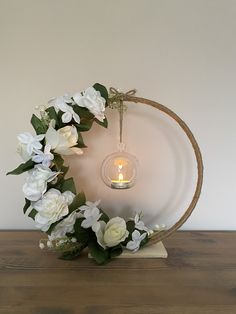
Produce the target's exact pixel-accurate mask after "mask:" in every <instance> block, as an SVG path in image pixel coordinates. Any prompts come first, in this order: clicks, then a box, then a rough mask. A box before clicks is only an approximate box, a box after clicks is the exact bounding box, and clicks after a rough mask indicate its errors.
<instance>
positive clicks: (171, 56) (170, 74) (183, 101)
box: [0, 0, 236, 230]
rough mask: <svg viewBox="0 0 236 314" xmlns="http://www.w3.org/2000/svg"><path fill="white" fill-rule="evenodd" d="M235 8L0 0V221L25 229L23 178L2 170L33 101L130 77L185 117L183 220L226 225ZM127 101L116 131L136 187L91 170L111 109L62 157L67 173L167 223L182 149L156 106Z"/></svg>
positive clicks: (104, 149) (173, 210) (225, 4)
mask: <svg viewBox="0 0 236 314" xmlns="http://www.w3.org/2000/svg"><path fill="white" fill-rule="evenodd" d="M235 16H236V1H234V0H226V1H224V0H221V1H220V0H194V1H193V0H176V1H175V0H172V1H171V0H162V1H161V0H148V1H144V0H142V1H141V0H120V1H114V0H112V1H108V0H107V1H105V0H98V1H91V0H90V1H88V0H86V1H85V0H84V1H82V0H50V1H49V0H47V1H46V0H41V1H32V0H19V1H18V0H14V1H13V0H5V1H4V0H0V45H1V49H0V56H1V57H0V88H1V102H0V108H1V110H0V119H1V123H0V130H1V131H0V143H1V155H0V164H1V167H0V168H1V170H0V185H1V189H0V199H1V209H0V211H1V219H0V229H14V228H18V229H21V228H22V229H25V228H29V229H31V228H33V222H32V221H31V220H30V219H29V218H27V217H25V216H24V215H23V214H22V209H21V208H22V206H23V203H24V201H23V195H22V192H21V185H22V184H23V181H24V176H19V177H12V176H9V177H6V176H5V173H6V172H7V171H8V170H10V169H12V168H15V167H16V166H17V165H18V164H19V162H20V158H19V156H17V155H16V154H15V151H16V145H17V141H16V135H17V134H18V133H21V132H22V131H26V130H31V127H30V123H29V120H30V116H31V114H32V113H33V111H34V107H35V106H36V105H41V104H45V103H46V102H47V100H48V99H49V98H51V97H53V96H56V95H61V94H63V93H64V92H67V91H68V92H72V93H73V92H75V91H78V90H81V89H83V88H86V87H87V86H89V85H91V84H93V83H95V82H101V83H103V84H104V85H106V86H108V87H109V86H115V87H118V88H121V89H123V90H128V89H131V88H134V87H135V88H136V89H137V90H138V95H139V96H142V97H146V98H150V99H153V100H156V101H158V102H160V103H163V104H165V105H167V106H168V107H170V108H171V109H172V110H174V111H175V112H176V113H177V114H178V115H180V116H181V117H182V118H183V119H184V120H185V121H186V122H187V124H188V125H189V126H190V128H191V129H192V131H193V133H194V134H195V136H196V138H197V140H198V142H199V144H200V147H201V149H202V153H203V158H204V164H205V180H204V186H203V192H202V196H201V199H200V201H199V203H198V205H197V207H196V209H195V211H194V213H193V214H192V216H191V218H190V219H189V220H188V221H187V223H185V225H184V227H183V228H184V229H227V230H228V229H236V201H235V194H236V193H235V190H236V146H235V143H236V141H235V139H236V123H235V116H236V106H235V100H236V92H235V91H236V89H235V81H236V61H235V58H236V41H235V33H236V19H235ZM129 107H130V109H129V113H128V114H127V119H126V124H125V130H126V131H125V138H126V142H127V148H128V150H129V151H130V152H132V153H134V154H135V155H136V156H137V157H138V159H139V162H140V171H139V172H140V177H139V181H138V183H137V185H136V187H135V188H134V189H133V190H129V191H111V190H109V189H108V188H106V187H105V186H104V185H103V184H102V182H101V180H100V178H99V166H100V162H101V161H102V159H103V158H104V157H105V155H106V154H108V153H111V152H112V151H114V150H115V149H116V140H117V134H118V130H117V119H116V115H115V114H114V112H108V115H109V121H110V128H109V130H107V131H106V130H102V129H101V128H96V127H95V128H94V129H93V131H92V132H91V133H89V134H87V136H86V140H87V144H88V145H89V149H88V150H87V151H86V152H85V154H84V156H83V157H81V158H80V159H79V158H78V157H77V158H74V157H73V158H71V159H70V160H69V161H68V162H69V163H70V165H71V174H72V175H73V176H74V177H75V179H76V181H77V184H78V188H81V187H82V188H83V189H84V190H85V192H86V194H87V195H88V197H89V198H90V199H91V200H92V199H94V200H95V199H97V198H101V199H102V200H103V205H104V206H105V207H107V208H109V210H108V211H110V212H111V213H113V212H116V213H117V212H118V213H119V212H122V215H124V214H125V215H128V216H129V215H130V214H132V212H133V211H134V210H140V209H142V210H143V211H144V213H146V214H147V216H148V217H149V218H147V220H148V219H149V220H150V217H154V218H155V219H156V220H157V222H162V223H166V224H167V225H171V224H172V223H173V222H174V221H173V220H174V219H177V218H178V217H179V216H180V215H181V214H182V211H183V208H184V206H186V204H187V202H188V201H189V199H190V198H191V191H192V189H193V185H194V179H195V175H194V174H195V166H194V163H193V160H192V155H191V150H190V149H189V146H188V143H187V141H186V140H185V138H184V136H183V134H182V133H181V132H180V131H179V129H178V128H177V126H176V125H175V124H174V123H173V122H172V121H170V120H169V119H167V118H166V117H164V116H163V115H162V114H161V113H160V112H158V111H155V110H153V109H150V108H146V107H145V108H144V107H142V108H137V106H134V105H132V104H131V105H130V106H129ZM141 126H142V128H143V129H142V128H141ZM143 130H145V132H144V131H143ZM95 134H96V137H95Z"/></svg>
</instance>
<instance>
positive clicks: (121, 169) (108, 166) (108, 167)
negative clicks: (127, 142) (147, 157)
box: [101, 151, 137, 189]
mask: <svg viewBox="0 0 236 314" xmlns="http://www.w3.org/2000/svg"><path fill="white" fill-rule="evenodd" d="M101 174H102V179H103V181H104V183H105V184H106V185H107V186H109V187H111V188H112V189H129V188H131V187H132V186H134V184H135V181H136V177H137V160H136V158H135V157H134V156H133V155H131V154H129V153H126V152H124V151H121V152H116V153H113V154H111V155H109V156H107V157H106V158H105V159H104V161H103V163H102V168H101Z"/></svg>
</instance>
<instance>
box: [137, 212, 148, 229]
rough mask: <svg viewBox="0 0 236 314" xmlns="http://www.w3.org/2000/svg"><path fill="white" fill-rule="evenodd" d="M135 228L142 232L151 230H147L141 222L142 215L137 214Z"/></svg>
mask: <svg viewBox="0 0 236 314" xmlns="http://www.w3.org/2000/svg"><path fill="white" fill-rule="evenodd" d="M133 220H134V223H135V228H136V229H138V230H141V231H146V232H149V231H150V230H149V228H147V227H146V226H145V224H144V222H143V221H142V220H140V215H139V214H136V215H135V217H134V219H133Z"/></svg>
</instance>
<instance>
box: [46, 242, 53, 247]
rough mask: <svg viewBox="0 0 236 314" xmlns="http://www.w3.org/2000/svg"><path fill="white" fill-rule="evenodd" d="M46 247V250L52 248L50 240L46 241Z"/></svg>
mask: <svg viewBox="0 0 236 314" xmlns="http://www.w3.org/2000/svg"><path fill="white" fill-rule="evenodd" d="M47 247H48V248H52V247H53V244H52V241H50V240H48V241H47Z"/></svg>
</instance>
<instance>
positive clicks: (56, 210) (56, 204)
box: [32, 189, 74, 232]
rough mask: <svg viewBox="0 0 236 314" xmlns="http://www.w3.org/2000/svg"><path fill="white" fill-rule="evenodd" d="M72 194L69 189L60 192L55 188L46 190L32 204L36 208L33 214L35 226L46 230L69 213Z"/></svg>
mask: <svg viewBox="0 0 236 314" xmlns="http://www.w3.org/2000/svg"><path fill="white" fill-rule="evenodd" d="M73 197H74V194H73V193H72V192H70V191H66V192H64V193H61V192H60V191H58V190H56V189H50V190H48V191H47V192H46V193H45V194H44V195H43V197H42V199H40V200H39V201H37V202H36V203H34V204H32V206H33V208H34V209H36V210H37V212H38V213H37V214H36V215H35V218H34V220H35V222H36V227H37V228H39V229H41V230H42V231H44V232H45V231H47V230H48V229H49V227H50V226H51V224H52V223H54V222H56V221H58V220H60V219H61V218H62V217H64V216H66V215H67V214H68V213H69V208H68V205H70V204H71V200H72V199H73Z"/></svg>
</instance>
